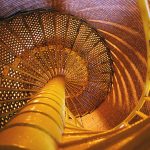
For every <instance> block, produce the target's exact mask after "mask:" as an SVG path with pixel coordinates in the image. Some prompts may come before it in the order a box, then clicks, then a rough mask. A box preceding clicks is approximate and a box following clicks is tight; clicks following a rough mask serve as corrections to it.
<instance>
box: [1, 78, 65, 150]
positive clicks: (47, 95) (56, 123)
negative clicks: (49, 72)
mask: <svg viewBox="0 0 150 150" xmlns="http://www.w3.org/2000/svg"><path fill="white" fill-rule="evenodd" d="M64 117H65V85H64V78H63V77H56V78H54V79H52V80H51V81H49V82H48V83H47V84H46V85H45V87H44V88H42V89H41V90H40V91H39V92H38V94H36V95H35V96H34V97H33V98H32V99H31V100H30V102H29V103H27V104H26V105H25V107H24V108H23V109H22V110H21V111H20V112H19V113H18V114H17V115H16V116H15V117H14V118H13V119H12V120H11V121H10V122H9V123H8V124H7V125H6V127H5V128H4V129H3V130H2V131H1V132H0V149H1V150H2V149H9V150H19V149H30V150H55V149H57V146H58V144H59V143H60V141H61V137H62V133H63V130H64Z"/></svg>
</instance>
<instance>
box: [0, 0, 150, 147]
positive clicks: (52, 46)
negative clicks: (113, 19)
mask: <svg viewBox="0 0 150 150" xmlns="http://www.w3.org/2000/svg"><path fill="white" fill-rule="evenodd" d="M139 6H140V10H141V16H142V18H143V25H144V30H145V37H146V38H145V39H146V44H147V58H148V59H147V78H146V82H145V87H144V90H143V93H142V95H141V98H140V100H139V102H138V104H137V105H136V107H135V108H134V109H133V111H132V112H131V113H130V114H129V115H128V117H127V118H126V119H125V120H123V121H122V122H121V123H120V124H119V125H117V126H116V127H114V128H112V129H110V130H107V131H103V132H98V131H92V130H90V129H86V128H85V127H84V125H83V123H82V117H83V116H86V115H87V114H90V113H91V112H93V111H94V110H95V109H96V108H97V107H98V106H100V105H101V104H102V103H103V102H104V101H105V99H106V98H107V96H108V94H109V92H110V91H111V86H112V83H113V81H112V78H113V61H112V58H111V53H110V49H109V48H108V43H107V42H106V40H105V38H104V37H103V36H102V35H101V34H100V33H99V32H98V31H96V30H95V29H94V28H93V27H92V26H90V25H89V24H88V23H86V22H85V21H83V20H82V19H78V18H77V17H75V16H73V15H69V14H65V13H64V14H63V13H61V12H58V11H55V10H53V9H36V10H31V11H22V12H18V13H16V14H13V15H12V16H9V17H7V18H5V19H2V21H1V22H0V37H1V40H0V49H1V56H0V69H1V70H0V83H1V86H0V112H1V115H0V126H1V131H0V139H1V140H0V149H2V150H3V149H7V150H8V149H16V150H17V149H33V150H34V149H35V150H36V149H39V150H44V149H45V150H48V149H50V150H52V149H57V148H58V149H137V148H138V149H143V150H146V149H150V144H149V142H148V141H149V139H150V119H149V116H148V115H147V114H146V113H144V112H143V111H142V109H143V107H144V106H145V104H146V103H147V102H149V101H150V56H149V35H148V33H149V20H150V18H149V17H150V16H149V13H150V11H149V9H148V7H147V6H148V3H147V1H139Z"/></svg>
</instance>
